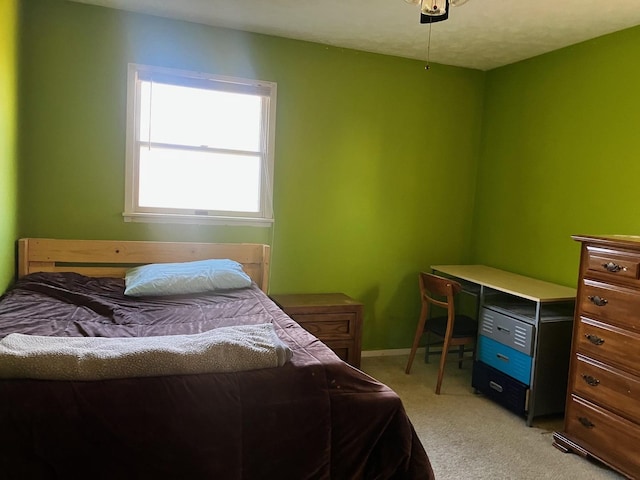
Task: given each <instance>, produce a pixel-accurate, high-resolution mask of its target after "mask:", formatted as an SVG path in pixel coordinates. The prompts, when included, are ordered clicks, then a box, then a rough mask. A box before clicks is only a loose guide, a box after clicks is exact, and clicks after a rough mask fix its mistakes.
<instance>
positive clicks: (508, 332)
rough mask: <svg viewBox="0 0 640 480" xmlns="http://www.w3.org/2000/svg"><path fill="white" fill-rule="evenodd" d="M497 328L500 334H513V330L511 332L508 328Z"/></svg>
mask: <svg viewBox="0 0 640 480" xmlns="http://www.w3.org/2000/svg"><path fill="white" fill-rule="evenodd" d="M497 328H498V331H500V332H504V333H506V334H510V333H511V330H509V329H508V328H504V327H501V326H500V325H498V327H497Z"/></svg>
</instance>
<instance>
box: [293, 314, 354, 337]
mask: <svg viewBox="0 0 640 480" xmlns="http://www.w3.org/2000/svg"><path fill="white" fill-rule="evenodd" d="M290 316H291V318H293V319H294V320H295V321H296V322H298V323H299V324H300V325H301V326H302V328H304V329H305V330H307V331H308V332H311V333H313V334H314V335H315V336H316V337H318V338H320V339H321V340H340V339H350V338H354V336H355V329H356V320H357V315H356V314H355V313H330V314H328V313H322V314H313V313H311V314H303V313H298V314H295V313H294V314H292V315H290Z"/></svg>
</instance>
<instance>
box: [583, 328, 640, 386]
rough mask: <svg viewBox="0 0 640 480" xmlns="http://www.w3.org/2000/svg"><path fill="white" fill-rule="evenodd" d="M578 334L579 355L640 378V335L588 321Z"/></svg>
mask: <svg viewBox="0 0 640 480" xmlns="http://www.w3.org/2000/svg"><path fill="white" fill-rule="evenodd" d="M574 333H575V335H574V340H573V342H574V348H575V350H576V352H577V353H580V354H583V355H586V356H588V357H591V358H595V359H596V360H600V361H604V362H606V363H607V364H611V365H614V366H617V367H621V368H623V369H624V370H628V371H630V372H631V373H634V374H640V334H637V333H633V332H629V331H627V330H624V329H622V328H619V327H616V326H614V325H607V324H605V323H602V322H599V321H597V320H593V319H591V318H585V317H580V318H579V320H578V322H577V323H576V325H575V332H574Z"/></svg>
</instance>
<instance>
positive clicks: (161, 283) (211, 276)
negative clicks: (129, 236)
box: [124, 259, 251, 297]
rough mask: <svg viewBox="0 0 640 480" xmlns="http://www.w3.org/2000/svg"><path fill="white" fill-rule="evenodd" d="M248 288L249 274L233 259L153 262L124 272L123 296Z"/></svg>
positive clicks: (179, 293) (249, 282)
mask: <svg viewBox="0 0 640 480" xmlns="http://www.w3.org/2000/svg"><path fill="white" fill-rule="evenodd" d="M250 285H251V278H250V277H249V275H247V274H246V273H245V272H244V270H242V265H241V264H239V263H238V262H235V261H233V260H228V259H214V260H198V261H195V262H182V263H152V264H149V265H143V266H141V267H135V268H132V269H131V270H129V271H127V273H126V275H125V290H124V294H125V295H129V296H132V297H142V296H159V295H181V294H189V293H202V292H210V291H214V290H228V289H231V288H244V287H248V286H250Z"/></svg>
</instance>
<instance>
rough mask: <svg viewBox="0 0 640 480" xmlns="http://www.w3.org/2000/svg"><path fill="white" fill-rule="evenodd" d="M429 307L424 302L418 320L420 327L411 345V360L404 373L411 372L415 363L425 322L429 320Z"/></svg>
mask: <svg viewBox="0 0 640 480" xmlns="http://www.w3.org/2000/svg"><path fill="white" fill-rule="evenodd" d="M427 310H428V307H427V306H426V305H425V304H424V303H423V304H422V310H421V311H420V319H419V320H418V327H417V328H416V335H415V337H413V345H412V346H411V353H409V361H408V362H407V368H406V369H405V371H404V373H406V374H409V372H411V365H413V359H414V357H415V356H416V350H417V349H418V345H419V344H420V339H421V338H422V334H423V332H424V324H425V322H426V321H427Z"/></svg>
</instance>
